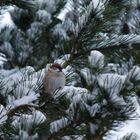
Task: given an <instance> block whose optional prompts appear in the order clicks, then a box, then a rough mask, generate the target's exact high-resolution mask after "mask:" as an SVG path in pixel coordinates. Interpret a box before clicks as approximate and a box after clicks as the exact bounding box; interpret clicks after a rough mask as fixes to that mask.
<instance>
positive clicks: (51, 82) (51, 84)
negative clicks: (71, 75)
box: [43, 63, 65, 93]
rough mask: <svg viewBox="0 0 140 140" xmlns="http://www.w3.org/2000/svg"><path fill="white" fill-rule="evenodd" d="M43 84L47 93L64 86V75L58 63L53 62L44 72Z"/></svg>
mask: <svg viewBox="0 0 140 140" xmlns="http://www.w3.org/2000/svg"><path fill="white" fill-rule="evenodd" d="M43 85H44V88H45V91H46V92H47V93H53V92H55V91H56V90H57V89H62V88H63V87H64V86H65V75H64V73H63V72H62V68H61V66H60V65H59V64H57V63H54V64H52V65H51V66H50V68H49V69H48V71H47V72H46V73H45V76H44V80H43Z"/></svg>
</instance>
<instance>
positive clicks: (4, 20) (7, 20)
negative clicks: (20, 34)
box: [0, 12, 15, 31]
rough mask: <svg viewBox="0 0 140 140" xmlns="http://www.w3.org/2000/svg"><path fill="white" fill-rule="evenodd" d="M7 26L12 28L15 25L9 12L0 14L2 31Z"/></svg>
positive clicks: (0, 28)
mask: <svg viewBox="0 0 140 140" xmlns="http://www.w3.org/2000/svg"><path fill="white" fill-rule="evenodd" d="M6 26H9V27H11V28H13V27H15V24H14V23H13V21H12V19H11V16H10V14H9V12H5V13H4V14H3V15H0V31H1V30H2V29H3V28H4V27H6Z"/></svg>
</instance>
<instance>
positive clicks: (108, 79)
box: [97, 73, 126, 96]
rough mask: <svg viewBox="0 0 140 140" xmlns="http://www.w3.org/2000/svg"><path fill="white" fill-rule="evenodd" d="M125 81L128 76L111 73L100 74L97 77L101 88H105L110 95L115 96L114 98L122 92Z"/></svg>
mask: <svg viewBox="0 0 140 140" xmlns="http://www.w3.org/2000/svg"><path fill="white" fill-rule="evenodd" d="M125 80H126V75H118V74H111V73H107V74H100V75H99V76H98V77H97V81H98V84H99V86H101V87H102V88H104V89H105V90H106V91H107V92H108V93H110V94H113V96H115V94H116V95H117V94H118V93H119V92H120V91H121V89H122V87H123V84H124V82H125Z"/></svg>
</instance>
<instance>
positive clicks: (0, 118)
mask: <svg viewBox="0 0 140 140" xmlns="http://www.w3.org/2000/svg"><path fill="white" fill-rule="evenodd" d="M6 112H7V111H6V108H5V107H4V106H3V105H0V125H1V124H3V123H4V122H5V121H6V120H7V118H8V117H7V115H6Z"/></svg>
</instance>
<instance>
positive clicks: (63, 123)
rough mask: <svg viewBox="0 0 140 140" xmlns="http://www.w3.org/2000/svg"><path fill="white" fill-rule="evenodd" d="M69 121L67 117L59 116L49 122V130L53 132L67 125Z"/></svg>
mask: <svg viewBox="0 0 140 140" xmlns="http://www.w3.org/2000/svg"><path fill="white" fill-rule="evenodd" d="M69 123H70V121H69V120H68V119H67V118H64V117H63V118H61V119H60V120H56V121H54V122H52V123H51V124H50V132H51V133H54V132H57V131H59V129H61V128H64V127H66V126H67V125H69Z"/></svg>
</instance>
